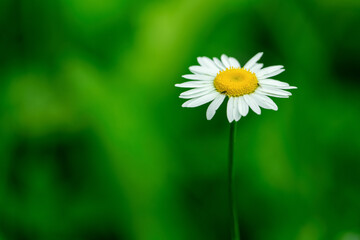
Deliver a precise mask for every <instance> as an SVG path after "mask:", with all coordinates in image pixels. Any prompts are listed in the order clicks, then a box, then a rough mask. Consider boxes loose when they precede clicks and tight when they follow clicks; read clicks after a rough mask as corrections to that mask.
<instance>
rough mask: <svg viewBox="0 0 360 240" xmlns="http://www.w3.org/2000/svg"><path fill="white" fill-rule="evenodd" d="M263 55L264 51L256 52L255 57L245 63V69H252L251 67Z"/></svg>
mask: <svg viewBox="0 0 360 240" xmlns="http://www.w3.org/2000/svg"><path fill="white" fill-rule="evenodd" d="M262 55H263V53H262V52H259V53H258V54H256V55H255V56H253V57H252V58H251V59H250V60H249V61H248V62H247V63H246V64H245V65H244V68H245V69H250V68H252V67H253V66H254V65H255V63H256V62H257V61H259V59H260V58H261V56H262Z"/></svg>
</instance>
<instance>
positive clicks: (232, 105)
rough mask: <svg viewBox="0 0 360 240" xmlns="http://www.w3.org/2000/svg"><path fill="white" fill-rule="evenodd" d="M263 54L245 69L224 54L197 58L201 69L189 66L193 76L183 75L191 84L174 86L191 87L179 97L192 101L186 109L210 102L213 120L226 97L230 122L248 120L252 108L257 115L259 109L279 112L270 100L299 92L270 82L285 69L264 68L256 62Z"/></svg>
mask: <svg viewBox="0 0 360 240" xmlns="http://www.w3.org/2000/svg"><path fill="white" fill-rule="evenodd" d="M262 54H263V53H258V54H256V55H255V56H254V57H253V58H251V59H250V60H249V61H248V62H247V63H246V64H245V65H244V66H243V67H241V66H240V64H239V62H238V61H237V60H236V59H235V58H233V57H228V56H226V55H225V54H223V55H222V56H221V59H218V58H213V60H211V59H210V58H208V57H198V58H197V60H198V62H199V64H200V66H191V67H189V69H190V71H191V72H192V73H193V74H187V75H183V76H182V77H183V78H186V79H190V80H192V81H188V82H184V83H180V84H175V86H176V87H181V88H192V89H191V90H188V91H185V92H183V93H181V94H180V98H184V99H189V100H188V101H186V102H185V103H184V104H183V105H182V106H183V107H198V106H201V105H203V104H205V103H208V102H211V103H210V105H209V106H208V108H207V111H206V118H207V119H208V120H210V119H212V118H213V117H214V115H215V112H216V110H217V109H218V108H219V107H220V105H221V104H222V103H223V101H224V99H225V98H226V97H228V98H229V100H228V103H227V118H228V120H229V122H232V121H234V120H235V121H239V120H240V118H241V116H243V117H245V116H246V115H247V114H248V112H249V107H250V108H251V109H252V110H253V111H254V112H255V113H257V114H260V113H261V110H260V107H262V108H265V109H272V110H275V111H276V110H277V109H278V107H277V105H276V104H275V103H274V101H273V100H271V98H269V96H270V97H278V98H288V97H289V96H290V95H291V93H290V92H288V91H286V90H287V89H296V87H292V86H290V85H289V84H287V83H285V82H281V81H278V80H274V79H270V78H271V77H273V76H276V75H278V74H280V73H282V72H283V71H285V69H284V68H283V66H281V65H277V66H270V67H266V68H263V64H262V63H257V61H259V59H260V58H261V56H262Z"/></svg>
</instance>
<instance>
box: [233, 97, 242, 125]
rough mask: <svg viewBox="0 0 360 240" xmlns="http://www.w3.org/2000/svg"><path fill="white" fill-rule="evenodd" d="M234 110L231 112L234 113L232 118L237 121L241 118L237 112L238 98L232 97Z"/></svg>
mask: <svg viewBox="0 0 360 240" xmlns="http://www.w3.org/2000/svg"><path fill="white" fill-rule="evenodd" d="M233 107H234V110H233V114H234V119H235V121H239V120H240V118H241V115H240V112H239V98H238V97H235V98H234V106H233Z"/></svg>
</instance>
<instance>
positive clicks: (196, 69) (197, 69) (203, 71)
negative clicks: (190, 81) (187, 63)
mask: <svg viewBox="0 0 360 240" xmlns="http://www.w3.org/2000/svg"><path fill="white" fill-rule="evenodd" d="M189 70H190V72H192V73H194V74H199V75H210V76H216V74H217V71H215V70H213V69H210V68H207V67H201V66H191V67H189Z"/></svg>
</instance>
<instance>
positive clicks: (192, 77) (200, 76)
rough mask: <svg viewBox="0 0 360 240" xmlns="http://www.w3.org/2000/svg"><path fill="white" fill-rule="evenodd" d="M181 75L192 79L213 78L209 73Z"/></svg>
mask: <svg viewBox="0 0 360 240" xmlns="http://www.w3.org/2000/svg"><path fill="white" fill-rule="evenodd" d="M182 77H183V78H186V79H192V80H208V81H210V80H214V77H213V76H209V75H197V74H196V75H195V74H186V75H182Z"/></svg>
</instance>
